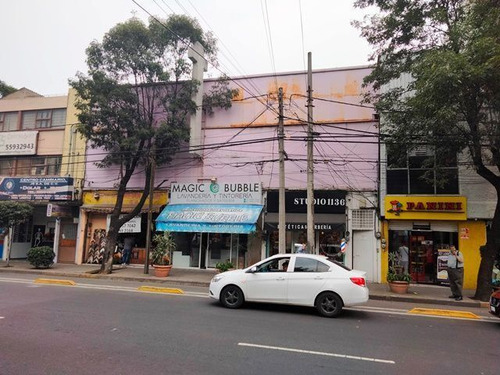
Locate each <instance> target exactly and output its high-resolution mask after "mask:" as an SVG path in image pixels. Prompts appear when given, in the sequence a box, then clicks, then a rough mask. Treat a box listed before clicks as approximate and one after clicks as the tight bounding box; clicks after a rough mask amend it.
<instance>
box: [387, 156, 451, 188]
mask: <svg viewBox="0 0 500 375" xmlns="http://www.w3.org/2000/svg"><path fill="white" fill-rule="evenodd" d="M458 193H459V189H458V166H457V158H456V156H455V155H453V156H450V155H446V156H443V155H440V156H439V157H435V156H433V153H431V152H429V150H423V151H422V150H417V151H415V152H413V153H412V154H407V155H406V157H405V156H403V157H400V156H398V155H396V154H395V153H391V152H390V147H388V151H387V194H458Z"/></svg>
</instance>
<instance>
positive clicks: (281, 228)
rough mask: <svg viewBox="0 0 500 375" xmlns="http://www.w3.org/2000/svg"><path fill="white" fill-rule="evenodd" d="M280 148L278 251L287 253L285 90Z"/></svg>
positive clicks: (280, 98)
mask: <svg viewBox="0 0 500 375" xmlns="http://www.w3.org/2000/svg"><path fill="white" fill-rule="evenodd" d="M278 109H279V115H278V148H279V175H280V181H279V208H278V212H279V213H278V233H279V238H278V246H279V247H278V249H279V253H280V254H284V253H286V218H285V215H286V213H285V128H284V123H283V88H282V87H280V88H279V89H278Z"/></svg>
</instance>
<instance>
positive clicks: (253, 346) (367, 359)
mask: <svg viewBox="0 0 500 375" xmlns="http://www.w3.org/2000/svg"><path fill="white" fill-rule="evenodd" d="M238 345H239V346H247V347H251V348H259V349H270V350H280V351H285V352H293V353H301V354H312V355H322V356H326V357H336V358H345V359H354V360H358V361H368V362H377V363H387V364H391V365H394V364H396V362H394V361H392V360H388V359H379V358H370V357H359V356H355V355H348V354H337V353H327V352H316V351H313V350H303V349H293V348H284V347H281V346H269V345H257V344H249V343H245V342H239V343H238Z"/></svg>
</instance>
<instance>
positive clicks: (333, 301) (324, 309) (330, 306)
mask: <svg viewBox="0 0 500 375" xmlns="http://www.w3.org/2000/svg"><path fill="white" fill-rule="evenodd" d="M315 306H316V310H318V312H319V313H320V314H321V315H322V316H325V317H327V318H334V317H336V316H338V315H339V314H340V312H341V311H342V306H343V304H342V300H341V299H340V297H339V296H338V295H337V294H335V293H333V292H324V293H321V294H320V295H319V296H318V297H317V298H316V304H315Z"/></svg>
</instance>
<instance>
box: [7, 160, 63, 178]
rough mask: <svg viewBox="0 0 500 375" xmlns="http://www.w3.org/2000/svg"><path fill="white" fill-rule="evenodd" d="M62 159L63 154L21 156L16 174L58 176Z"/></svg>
mask: <svg viewBox="0 0 500 375" xmlns="http://www.w3.org/2000/svg"><path fill="white" fill-rule="evenodd" d="M61 159H62V157H61V156H35V157H19V158H17V168H16V175H19V176H47V175H49V176H57V175H59V174H60V172H61Z"/></svg>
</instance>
